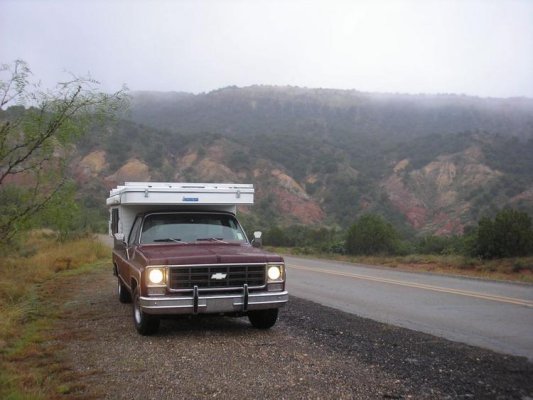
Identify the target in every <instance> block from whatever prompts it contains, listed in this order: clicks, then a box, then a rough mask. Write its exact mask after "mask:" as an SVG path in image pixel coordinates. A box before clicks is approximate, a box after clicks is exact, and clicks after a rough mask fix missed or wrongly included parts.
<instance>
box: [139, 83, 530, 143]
mask: <svg viewBox="0 0 533 400" xmlns="http://www.w3.org/2000/svg"><path fill="white" fill-rule="evenodd" d="M131 119H132V120H133V121H135V122H138V123H142V124H144V125H148V126H152V127H155V128H158V129H167V130H170V131H179V132H182V133H198V132H212V133H220V134H223V135H232V136H239V137H242V136H249V135H258V134H263V135H270V134H284V135H299V136H301V135H304V136H309V135H311V136H314V137H318V136H320V137H331V138H349V137H353V136H358V137H361V136H366V137H374V138H387V139H397V140H404V139H406V138H415V137H422V136H427V135H432V134H448V133H458V132H465V131H484V132H488V133H495V134H503V135H506V136H516V137H519V138H523V139H524V138H530V137H532V136H533V100H532V99H524V98H512V99H490V98H489V99H484V98H477V97H468V96H458V95H449V94H444V95H401V94H373V93H363V92H358V91H355V90H333V89H306V88H299V87H276V86H250V87H245V88H237V87H228V88H224V89H220V90H215V91H212V92H209V93H202V94H198V95H193V94H186V93H158V92H134V93H133V101H132V108H131Z"/></svg>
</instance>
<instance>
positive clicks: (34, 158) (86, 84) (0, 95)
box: [0, 60, 126, 242]
mask: <svg viewBox="0 0 533 400" xmlns="http://www.w3.org/2000/svg"><path fill="white" fill-rule="evenodd" d="M0 76H1V78H2V79H1V80H0V197H1V198H2V202H1V203H0V215H1V218H0V240H1V241H2V242H5V241H9V240H10V239H12V238H13V237H14V236H15V235H16V234H17V233H18V232H20V231H21V230H24V229H27V228H28V226H31V224H32V218H34V217H35V216H37V215H38V214H39V213H42V212H43V211H44V210H45V209H46V208H50V207H52V206H53V205H54V204H56V205H57V204H58V203H57V202H55V203H54V200H56V199H59V198H66V197H68V196H69V195H71V194H72V191H71V190H69V189H68V188H66V185H67V183H68V175H67V173H66V169H67V165H68V160H69V155H70V153H71V150H72V148H71V147H70V145H71V144H72V143H73V142H74V141H75V140H76V139H78V138H79V137H80V136H81V135H82V134H83V133H85V131H86V128H87V126H88V125H89V123H91V122H93V121H95V120H105V119H107V118H108V117H110V116H111V115H113V114H114V113H115V112H116V111H118V110H119V109H121V108H122V107H124V105H125V102H126V97H125V92H124V90H121V91H118V92H116V93H114V94H111V95H109V94H105V93H101V92H98V91H97V88H98V82H96V81H95V80H93V79H91V78H83V77H77V76H72V77H71V79H70V80H68V81H65V82H60V83H58V84H57V86H56V87H55V88H54V89H53V90H42V89H41V88H40V87H39V85H36V84H32V83H31V82H30V76H31V70H30V68H29V66H28V65H27V64H26V63H25V62H24V61H21V60H17V61H15V62H14V63H13V64H12V65H3V66H2V67H1V68H0ZM15 105H16V107H12V108H10V109H7V110H5V111H4V109H5V108H6V107H9V106H15Z"/></svg>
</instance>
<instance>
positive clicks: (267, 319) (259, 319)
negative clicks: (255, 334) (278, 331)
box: [248, 308, 278, 329]
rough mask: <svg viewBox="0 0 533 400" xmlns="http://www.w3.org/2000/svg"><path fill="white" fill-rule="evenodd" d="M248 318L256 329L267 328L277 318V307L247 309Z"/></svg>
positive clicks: (271, 325) (270, 326)
mask: <svg viewBox="0 0 533 400" xmlns="http://www.w3.org/2000/svg"><path fill="white" fill-rule="evenodd" d="M248 319H249V320H250V322H251V323H252V326H253V327H254V328H257V329H269V328H272V327H273V326H274V324H275V323H276V321H277V320H278V309H277V308H273V309H271V310H256V311H248Z"/></svg>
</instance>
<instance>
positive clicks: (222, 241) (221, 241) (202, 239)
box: [196, 237, 228, 244]
mask: <svg viewBox="0 0 533 400" xmlns="http://www.w3.org/2000/svg"><path fill="white" fill-rule="evenodd" d="M196 241H197V242H200V241H204V242H218V243H224V244H228V242H226V241H225V240H222V239H221V238H214V237H212V238H198V239H196Z"/></svg>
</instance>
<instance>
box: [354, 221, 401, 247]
mask: <svg viewBox="0 0 533 400" xmlns="http://www.w3.org/2000/svg"><path fill="white" fill-rule="evenodd" d="M398 243H399V238H398V234H397V232H396V231H395V230H394V228H393V226H392V225H391V224H389V223H388V222H387V221H385V220H384V219H383V217H381V216H379V215H375V214H365V215H363V216H361V217H360V218H359V219H358V220H357V221H356V222H355V224H353V225H352V226H351V227H350V229H349V231H348V236H347V238H346V251H347V252H348V253H349V254H355V255H361V254H362V255H373V254H393V253H395V252H396V249H397V248H398Z"/></svg>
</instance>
